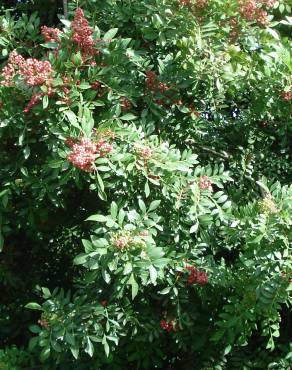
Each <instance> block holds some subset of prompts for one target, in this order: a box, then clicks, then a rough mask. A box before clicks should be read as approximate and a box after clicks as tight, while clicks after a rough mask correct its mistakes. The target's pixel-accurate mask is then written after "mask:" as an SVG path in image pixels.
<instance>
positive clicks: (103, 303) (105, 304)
mask: <svg viewBox="0 0 292 370" xmlns="http://www.w3.org/2000/svg"><path fill="white" fill-rule="evenodd" d="M100 304H101V305H102V306H103V307H106V306H107V305H108V301H107V300H106V299H104V300H103V301H101V302H100Z"/></svg>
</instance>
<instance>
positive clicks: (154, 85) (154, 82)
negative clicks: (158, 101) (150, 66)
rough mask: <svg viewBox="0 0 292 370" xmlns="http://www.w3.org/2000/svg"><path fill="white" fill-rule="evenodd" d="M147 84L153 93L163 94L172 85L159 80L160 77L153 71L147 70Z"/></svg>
mask: <svg viewBox="0 0 292 370" xmlns="http://www.w3.org/2000/svg"><path fill="white" fill-rule="evenodd" d="M146 86H147V87H148V89H149V90H151V91H152V92H153V93H158V92H160V93H161V94H163V93H165V91H167V90H169V89H170V87H169V86H167V85H166V84H165V83H163V82H160V81H159V77H158V76H157V75H156V73H155V72H153V71H148V72H146Z"/></svg>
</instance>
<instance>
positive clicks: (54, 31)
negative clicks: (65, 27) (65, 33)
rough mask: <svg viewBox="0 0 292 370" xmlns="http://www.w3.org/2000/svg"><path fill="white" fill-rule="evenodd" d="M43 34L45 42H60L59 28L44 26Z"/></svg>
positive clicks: (42, 28)
mask: <svg viewBox="0 0 292 370" xmlns="http://www.w3.org/2000/svg"><path fill="white" fill-rule="evenodd" d="M41 33H42V35H43V37H44V39H45V42H60V38H59V35H60V33H61V31H60V30H59V29H58V28H51V27H47V26H42V27H41Z"/></svg>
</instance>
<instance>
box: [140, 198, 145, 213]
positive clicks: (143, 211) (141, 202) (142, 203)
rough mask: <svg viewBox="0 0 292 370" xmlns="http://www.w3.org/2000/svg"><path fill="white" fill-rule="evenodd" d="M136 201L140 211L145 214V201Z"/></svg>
mask: <svg viewBox="0 0 292 370" xmlns="http://www.w3.org/2000/svg"><path fill="white" fill-rule="evenodd" d="M138 203H139V208H140V209H141V211H142V213H143V214H145V213H146V212H147V210H146V206H145V203H144V202H143V200H142V199H139V200H138Z"/></svg>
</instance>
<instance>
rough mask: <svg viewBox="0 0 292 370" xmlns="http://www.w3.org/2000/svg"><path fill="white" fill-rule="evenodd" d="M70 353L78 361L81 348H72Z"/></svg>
mask: <svg viewBox="0 0 292 370" xmlns="http://www.w3.org/2000/svg"><path fill="white" fill-rule="evenodd" d="M70 351H71V353H72V355H73V357H74V358H75V360H77V359H78V357H79V348H78V347H70Z"/></svg>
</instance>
